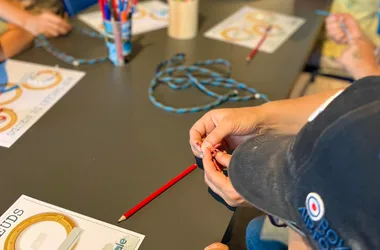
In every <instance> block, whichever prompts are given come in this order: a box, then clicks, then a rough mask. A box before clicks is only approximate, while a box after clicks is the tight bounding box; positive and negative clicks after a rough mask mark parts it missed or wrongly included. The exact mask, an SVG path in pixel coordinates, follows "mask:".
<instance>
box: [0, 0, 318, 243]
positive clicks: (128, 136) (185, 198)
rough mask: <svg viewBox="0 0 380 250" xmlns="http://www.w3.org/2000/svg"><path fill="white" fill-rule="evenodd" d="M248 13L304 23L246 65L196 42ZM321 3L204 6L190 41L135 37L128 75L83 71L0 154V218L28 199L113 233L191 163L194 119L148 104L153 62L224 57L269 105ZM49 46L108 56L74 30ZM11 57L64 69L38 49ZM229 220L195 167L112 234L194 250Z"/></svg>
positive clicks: (297, 63) (284, 88) (305, 44)
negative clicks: (180, 55)
mask: <svg viewBox="0 0 380 250" xmlns="http://www.w3.org/2000/svg"><path fill="white" fill-rule="evenodd" d="M246 4H251V5H252V6H257V7H263V8H269V9H273V10H276V11H280V12H284V13H288V14H293V15H297V16H301V17H305V18H307V22H306V24H304V25H303V26H302V27H301V28H300V30H299V31H298V32H297V33H296V34H295V35H294V36H292V38H291V39H290V40H289V41H287V42H286V43H285V44H284V45H283V46H282V47H281V48H280V49H278V51H277V52H276V53H274V54H264V53H259V54H258V55H257V57H256V58H255V59H254V60H253V61H252V62H251V63H250V64H249V65H246V64H245V62H244V58H245V57H246V55H247V54H248V53H249V50H248V49H246V48H242V47H237V46H232V45H229V44H227V43H223V42H218V41H215V40H210V39H206V38H204V37H203V36H202V34H203V33H204V32H205V31H206V30H208V29H209V28H211V27H212V26H214V25H215V24H216V23H218V22H219V21H221V20H222V19H224V18H225V17H227V16H228V15H230V14H232V13H233V12H235V11H236V10H238V9H239V8H240V7H241V6H243V5H246ZM324 6H325V3H324V1H321V0H308V1H306V0H297V1H295V2H294V1H290V0H288V1H284V0H282V1H281V3H280V2H279V1H278V0H272V1H269V0H265V1H257V2H252V3H250V2H246V1H226V0H219V1H218V0H202V1H200V12H201V14H202V18H201V31H200V33H199V36H198V37H197V38H196V39H194V40H191V41H175V40H172V39H170V38H168V36H167V35H166V30H160V31H155V32H151V33H148V34H144V35H141V36H137V37H135V42H134V49H135V52H136V53H135V54H134V58H133V60H132V63H131V64H130V65H128V66H126V67H125V68H115V67H113V66H112V65H111V64H109V63H103V64H97V65H94V66H81V67H79V70H83V71H86V73H87V75H86V76H85V77H84V78H83V80H82V81H80V82H79V83H78V84H77V85H76V86H75V87H74V88H73V89H72V90H71V91H70V92H69V93H68V94H67V95H65V96H64V97H63V98H62V99H61V100H60V101H59V102H58V103H57V104H56V105H55V106H54V107H53V108H52V109H51V110H50V111H49V112H47V113H46V114H45V115H44V116H43V117H42V118H41V119H40V120H39V121H38V122H37V123H36V124H35V125H34V126H33V127H32V128H31V129H30V130H29V131H28V132H27V133H26V134H25V135H23V136H22V138H21V139H19V141H18V142H17V143H16V144H14V145H13V146H12V147H11V148H10V149H5V148H0V159H1V163H0V166H1V167H0V169H1V172H0V183H1V189H2V192H1V196H0V212H1V213H2V212H3V211H5V210H6V209H7V208H8V207H9V206H10V205H11V204H12V203H13V202H14V201H15V200H16V199H17V198H18V197H19V196H20V195H21V194H26V195H29V196H32V197H34V198H37V199H40V200H42V201H46V202H49V203H52V204H55V205H57V206H61V207H64V208H67V209H70V210H73V211H76V212H79V213H83V214H85V215H88V216H91V217H94V218H97V219H100V220H102V221H105V222H109V223H113V224H115V223H116V221H117V219H118V218H119V216H120V215H121V214H123V213H124V212H125V211H126V210H127V209H129V208H131V207H133V206H134V205H135V204H136V203H138V202H139V201H140V200H141V199H143V198H145V197H146V196H147V195H149V194H150V193H151V192H152V191H154V190H156V189H157V188H158V187H160V186H161V185H163V184H164V183H166V182H167V181H168V180H169V179H171V178H172V177H174V176H175V175H177V174H178V173H179V172H181V171H182V170H183V169H184V168H186V167H187V166H189V165H190V164H192V163H193V162H194V158H193V156H192V154H191V151H190V149H189V146H188V130H189V128H190V127H191V125H192V124H193V123H194V121H195V120H196V119H197V118H199V117H200V116H201V115H202V114H201V113H198V114H187V115H177V114H171V113H166V112H164V111H162V110H160V109H157V108H156V107H154V106H153V105H152V104H151V103H150V101H149V99H148V92H147V89H148V85H149V82H150V80H151V79H152V77H153V75H154V70H155V67H156V65H157V64H158V63H159V62H161V61H162V60H164V59H166V58H168V57H170V56H171V55H173V54H174V53H177V52H185V53H187V54H188V62H193V61H195V60H201V59H210V58H219V57H222V58H225V59H228V60H230V61H231V62H232V65H233V75H232V76H233V77H234V78H236V79H238V80H240V81H242V82H245V83H247V84H249V85H251V86H253V87H255V88H256V89H257V90H259V91H260V92H263V93H266V94H267V95H268V96H269V98H270V99H272V100H275V99H282V98H286V97H287V95H288V93H289V91H290V89H291V87H292V84H293V82H294V81H295V79H296V77H297V75H298V73H299V71H300V70H301V68H302V67H303V65H304V63H305V60H306V58H307V56H308V54H309V52H310V50H311V46H312V45H313V43H314V41H315V39H316V35H317V33H318V31H319V29H320V27H321V20H322V19H320V18H317V17H315V15H314V10H315V9H317V8H323V7H324ZM77 23H79V22H77ZM54 44H56V46H57V47H59V48H61V49H63V50H65V51H67V52H71V53H72V54H75V55H77V56H81V57H94V56H100V55H102V54H103V53H104V52H105V49H104V43H103V42H102V41H97V40H94V39H90V38H87V37H82V36H81V35H79V34H77V33H76V32H74V34H73V35H71V36H69V37H66V38H61V39H58V40H56V41H54ZM16 59H20V60H25V61H31V62H36V63H42V64H47V65H55V64H60V65H61V66H62V67H66V68H72V67H70V66H68V65H65V64H63V63H61V62H60V61H58V60H56V59H55V58H54V57H52V56H51V55H49V54H48V53H47V52H45V51H44V50H42V49H37V48H34V49H31V50H29V51H27V52H25V53H23V54H22V55H20V56H19V57H17V58H16ZM158 96H159V97H161V98H163V97H164V98H165V101H166V102H170V103H173V104H174V105H178V106H183V105H193V104H196V103H197V104H199V103H205V102H207V101H209V98H208V97H205V96H203V95H202V94H200V93H199V92H198V91H196V90H189V91H187V92H185V93H177V92H175V93H174V92H173V91H170V90H168V89H166V88H163V89H160V90H159V91H158ZM257 104H259V102H250V103H244V104H234V105H235V106H236V105H257ZM227 106H232V105H230V104H227V105H225V106H224V107H227ZM231 214H232V213H231V212H230V211H229V210H227V209H225V208H224V207H223V206H222V205H221V204H219V203H217V202H215V201H214V200H213V199H212V198H211V197H210V196H209V195H208V193H207V187H206V185H205V184H204V182H203V175H202V172H201V171H200V170H197V171H195V172H194V173H192V174H191V175H190V176H188V177H187V178H185V179H184V180H182V181H181V182H180V183H178V184H177V185H176V186H175V187H174V188H172V189H170V190H169V191H167V192H166V193H164V194H163V195H162V196H160V197H159V198H158V199H156V200H154V201H153V202H152V203H151V204H150V205H148V206H146V207H145V208H144V209H143V210H141V211H140V212H138V213H137V214H135V215H134V216H133V217H131V218H130V219H129V220H127V221H125V222H124V223H122V224H120V225H119V226H121V227H125V228H128V229H131V230H133V231H136V232H139V233H142V234H145V235H146V239H145V241H144V242H143V244H142V246H141V249H142V250H147V249H166V250H177V249H181V250H195V249H203V247H205V246H206V245H208V244H209V243H212V242H213V241H219V240H220V239H221V238H222V236H223V233H224V231H225V229H226V227H227V225H228V222H229V220H230V218H231Z"/></svg>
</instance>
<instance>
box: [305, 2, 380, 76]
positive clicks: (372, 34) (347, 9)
mask: <svg viewBox="0 0 380 250" xmlns="http://www.w3.org/2000/svg"><path fill="white" fill-rule="evenodd" d="M378 6H379V1H378V0H334V1H332V3H331V8H330V10H329V11H330V13H332V14H333V15H334V14H335V13H345V14H349V15H351V16H352V17H353V18H354V19H355V20H356V23H357V25H358V26H359V28H360V29H361V30H362V33H363V35H364V36H365V37H367V38H368V40H369V41H370V42H371V43H372V44H376V45H378V44H380V36H379V34H378V25H379V20H378V19H379V18H378V15H377V12H378ZM346 25H347V24H346ZM346 48H347V44H345V43H336V40H334V39H330V34H328V32H326V33H325V32H324V33H322V35H321V36H320V38H319V41H318V42H317V45H316V48H315V49H314V52H313V54H312V56H311V58H310V60H309V63H308V66H311V67H312V68H315V67H317V68H318V72H319V73H320V74H327V75H331V76H337V77H343V78H351V77H352V74H350V72H349V71H347V70H346V68H345V67H342V64H341V60H339V58H341V57H342V54H343V53H344V51H345V50H346Z"/></svg>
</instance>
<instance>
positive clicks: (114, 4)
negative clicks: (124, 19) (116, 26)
mask: <svg viewBox="0 0 380 250" xmlns="http://www.w3.org/2000/svg"><path fill="white" fill-rule="evenodd" d="M112 9H113V11H114V13H115V18H116V20H115V21H119V15H118V14H117V11H118V9H117V4H116V0H112Z"/></svg>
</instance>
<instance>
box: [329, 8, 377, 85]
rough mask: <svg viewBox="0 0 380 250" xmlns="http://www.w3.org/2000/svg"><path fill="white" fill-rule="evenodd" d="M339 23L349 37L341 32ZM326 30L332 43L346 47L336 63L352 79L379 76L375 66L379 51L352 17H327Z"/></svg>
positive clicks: (348, 15)
mask: <svg viewBox="0 0 380 250" xmlns="http://www.w3.org/2000/svg"><path fill="white" fill-rule="evenodd" d="M341 22H343V23H344V24H345V26H346V27H347V30H348V32H349V35H348V34H347V33H346V32H345V31H344V30H343V28H342V26H341ZM326 30H327V34H328V36H329V37H330V39H331V40H332V41H334V42H335V43H336V44H343V45H346V47H345V49H344V50H343V51H342V53H341V55H340V56H339V57H338V58H337V61H338V62H339V63H340V64H341V65H342V66H343V67H344V68H345V69H346V70H347V71H348V72H349V73H350V74H351V75H352V77H353V78H354V79H360V78H362V77H365V76H369V75H380V70H379V67H378V65H377V56H378V55H379V51H377V50H378V49H377V48H376V46H375V45H374V44H373V42H372V41H371V39H370V38H369V37H367V35H366V34H365V32H364V31H363V30H362V29H361V28H360V26H359V23H358V22H357V21H356V20H355V18H354V17H353V16H352V15H350V14H346V13H344V14H333V15H331V16H329V17H327V18H326Z"/></svg>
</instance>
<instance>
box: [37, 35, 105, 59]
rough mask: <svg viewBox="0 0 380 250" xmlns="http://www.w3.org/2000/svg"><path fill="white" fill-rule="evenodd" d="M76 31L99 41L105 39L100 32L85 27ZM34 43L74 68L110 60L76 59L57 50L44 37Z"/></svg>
mask: <svg viewBox="0 0 380 250" xmlns="http://www.w3.org/2000/svg"><path fill="white" fill-rule="evenodd" d="M75 29H77V30H79V31H80V32H81V33H82V34H83V35H86V36H89V37H92V38H97V39H104V37H103V35H102V34H99V33H98V32H95V31H92V30H90V29H87V28H83V27H75ZM34 43H35V45H36V47H39V48H44V49H45V50H46V51H47V52H49V53H50V54H52V55H53V56H55V57H56V58H58V59H59V60H61V61H63V62H65V63H67V64H71V65H74V66H79V65H81V64H95V63H101V62H105V61H106V60H107V58H108V56H104V57H100V58H94V59H84V58H75V57H73V56H71V55H68V54H67V53H65V52H62V51H60V50H59V49H57V48H55V47H54V46H53V45H52V44H51V43H50V41H49V40H48V39H47V38H46V36H44V35H39V36H37V37H36V39H35V40H34Z"/></svg>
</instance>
